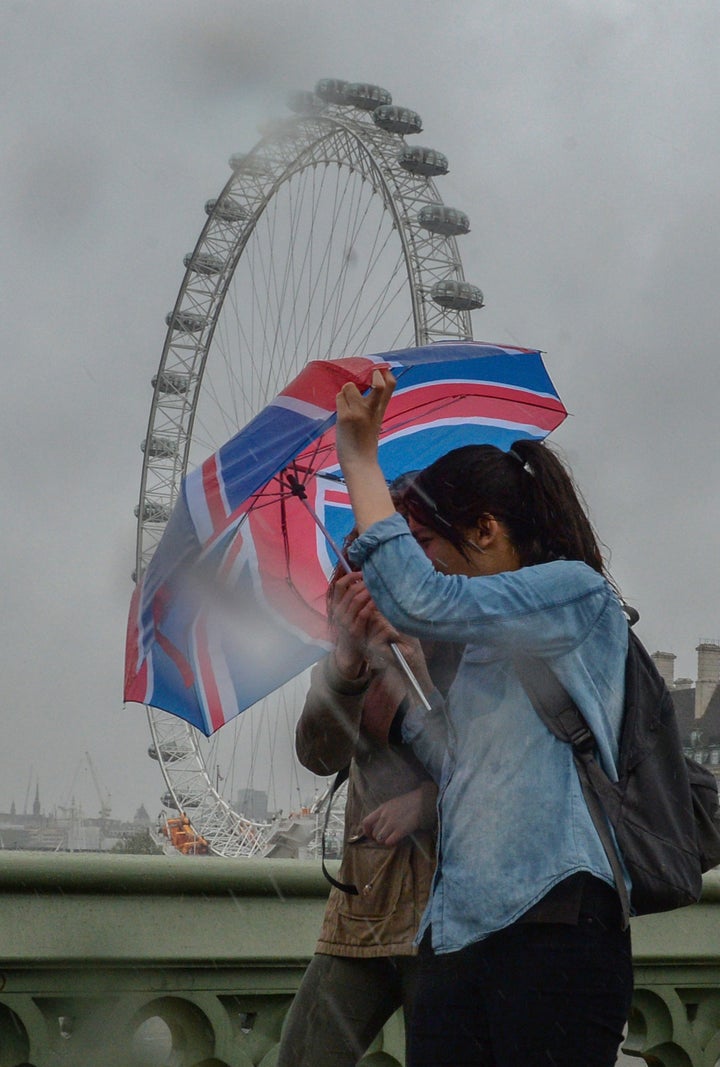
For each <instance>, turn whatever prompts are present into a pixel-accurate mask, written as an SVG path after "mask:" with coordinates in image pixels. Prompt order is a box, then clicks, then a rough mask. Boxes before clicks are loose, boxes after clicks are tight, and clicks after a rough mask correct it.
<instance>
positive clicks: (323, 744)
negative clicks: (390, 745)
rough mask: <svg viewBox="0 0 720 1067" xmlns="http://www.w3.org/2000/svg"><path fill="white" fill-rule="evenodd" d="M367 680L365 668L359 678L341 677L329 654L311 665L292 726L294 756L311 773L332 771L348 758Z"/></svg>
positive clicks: (350, 754)
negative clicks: (298, 710) (304, 695)
mask: <svg viewBox="0 0 720 1067" xmlns="http://www.w3.org/2000/svg"><path fill="white" fill-rule="evenodd" d="M370 680H371V674H370V672H369V671H368V672H366V673H365V674H362V675H361V676H360V677H359V678H353V679H348V678H344V677H343V676H342V675H341V674H339V673H338V670H337V668H336V666H335V658H334V656H333V655H332V654H331V655H329V656H326V658H325V659H323V660H321V661H320V662H319V663H316V664H315V666H314V667H313V669H312V674H311V677H310V688H309V690H308V693H307V696H306V697H305V705H304V707H303V710H302V713H301V715H300V719H299V720H298V724H297V727H296V729H295V750H296V752H297V756H298V759H299V760H300V762H301V763H302V765H303V767H307V769H308V770H309V771H312V772H313V774H318V775H322V776H323V777H327V776H328V775H330V774H335V773H336V772H337V771H339V770H341V769H342V768H343V767H347V765H348V763H349V762H350V760H351V759H352V757H353V755H354V754H355V749H356V746H357V743H358V737H359V734H360V718H361V715H362V709H363V702H364V700H365V694H366V693H367V690H368V687H369V685H370Z"/></svg>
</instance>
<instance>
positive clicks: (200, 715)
mask: <svg viewBox="0 0 720 1067" xmlns="http://www.w3.org/2000/svg"><path fill="white" fill-rule="evenodd" d="M383 367H389V368H390V369H391V370H392V372H393V374H394V375H395V377H396V379H397V386H396V389H395V392H394V394H393V396H392V399H391V401H390V404H389V406H388V409H387V412H386V415H385V419H384V422H383V429H382V432H381V435H380V448H379V454H380V463H381V466H382V469H383V472H384V474H385V476H386V477H387V479H388V481H391V480H392V479H394V478H396V477H397V476H398V475H400V474H403V473H405V472H406V471H409V470H418V469H420V468H422V467H424V466H426V465H427V464H428V463H431V462H432V461H433V460H435V459H437V458H438V456H441V455H443V454H444V453H445V452H448V451H449V450H450V449H452V448H456V447H458V446H460V445H466V444H494V445H497V446H498V447H500V448H503V449H507V448H509V447H510V445H511V444H512V443H513V441H516V440H518V439H519V438H522V437H526V438H535V439H537V440H540V439H543V438H544V437H546V436H547V434H548V433H550V432H551V431H552V430H554V429H555V428H556V427H557V426H558V425H559V424H560V423H561V422H562V421H563V419H564V418H565V416H566V411H565V408H564V407H563V404H562V402H561V401H560V399H559V397H558V394H557V392H556V390H555V388H554V386H553V384H552V382H551V380H550V377H549V375H548V373H547V371H546V369H545V366H544V364H543V361H542V356H541V354H540V352H538V351H534V350H530V349H521V348H507V347H499V346H496V345H490V344H484V343H481V342H470V341H469V342H466V343H455V342H452V343H450V342H440V343H437V344H433V345H428V346H426V347H422V348H409V349H404V350H402V351H397V352H386V353H383V354H380V355H372V356H363V357H353V358H350V359H338V360H325V361H316V362H312V363H309V364H308V365H307V367H306V368H305V369H304V370H303V371H302V373H301V374H299V375H298V377H297V378H295V379H294V381H292V382H291V383H290V384H289V385H288V387H287V388H286V389H284V390H283V392H282V393H280V395H279V396H278V397H276V399H275V400H273V401H272V403H271V404H269V405H268V406H267V407H266V408H264V409H263V410H262V411H261V412H260V414H259V415H257V416H256V418H254V419H253V420H252V421H251V422H250V423H248V425H247V426H245V428H244V429H242V430H240V432H239V433H238V434H236V435H235V437H233V438H232V439H231V440H230V441H228V442H227V444H225V445H223V446H222V448H220V449H219V450H218V451H217V452H215V453H214V454H213V455H212V456H210V457H209V458H208V459H207V460H206V461H205V462H204V463H203V464H202V466H200V467H199V468H198V469H197V470H194V471H192V473H190V474H188V475H187V477H186V478H185V479H184V480H183V484H182V488H181V493H180V496H179V498H178V501H177V503H176V505H175V508H174V509H173V512H172V515H171V516H170V521H169V522H168V525H167V527H166V530H165V532H164V534H163V537H162V539H161V541H160V544H159V545H158V547H157V549H156V551H155V554H154V556H153V558H152V560H151V561H150V564H149V566H148V568H147V570H146V572H145V574H144V575H143V576H142V578H141V580H140V581H139V582H138V584H137V586H136V588H135V592H134V595H133V599H132V603H131V606H130V616H129V621H128V633H127V645H126V661H125V699H126V700H127V701H137V702H139V703H142V704H151V705H153V706H154V707H157V708H161V709H163V710H165V711H169V712H171V713H172V714H174V715H178V716H179V717H180V718H182V719H185V720H187V721H188V722H190V723H192V724H193V725H194V726H196V727H197V728H198V729H199V730H201V731H202V732H203V733H205V734H206V735H208V736H209V735H210V734H212V733H214V732H215V731H216V730H217V729H219V727H221V726H222V725H223V724H224V723H226V722H228V721H229V720H230V719H232V718H234V717H235V716H236V715H238V714H239V713H240V712H241V711H244V710H245V709H246V708H249V707H250V706H251V705H252V704H254V703H256V702H257V701H258V700H260V699H261V698H262V697H264V696H267V695H268V694H269V693H271V692H273V691H274V690H275V689H277V688H278V687H279V686H281V685H282V684H284V683H285V682H286V681H288V680H289V679H290V678H292V677H294V676H295V675H296V674H299V673H300V672H301V671H303V670H304V669H305V668H306V667H309V666H310V665H311V664H312V663H314V662H315V661H316V660H317V659H319V658H320V657H321V656H322V655H324V654H325V653H326V652H327V650H328V649H329V648H330V647H331V645H330V638H329V633H328V625H327V617H326V612H325V596H326V592H327V583H328V578H329V575H330V574H331V572H332V570H333V568H334V566H335V564H336V562H337V556H336V553H335V551H333V546H334V545H337V544H341V543H342V541H343V539H344V537H345V535H346V534H347V533H348V532H349V530H350V529H351V527H352V525H353V518H352V511H351V509H350V503H349V499H348V496H347V492H346V489H345V486H344V483H343V480H342V475H341V472H340V468H339V466H338V462H337V455H336V452H335V397H336V394H337V393H338V392H339V390H340V388H341V387H342V386H343V385H344V384H345V383H346V382H348V381H354V382H355V384H356V385H357V386H358V388H359V389H360V390H361V392H367V391H368V389H369V388H370V383H371V380H372V375H373V371H374V370H375V369H377V368H383Z"/></svg>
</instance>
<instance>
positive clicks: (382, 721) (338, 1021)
mask: <svg viewBox="0 0 720 1067" xmlns="http://www.w3.org/2000/svg"><path fill="white" fill-rule="evenodd" d="M358 578H359V575H354V576H353V578H352V580H351V581H350V580H349V579H348V576H347V575H345V572H344V571H343V570H340V569H339V570H338V571H337V572H336V574H335V575H334V577H333V580H332V581H331V585H330V594H329V616H330V618H331V620H332V624H333V628H334V631H335V642H336V643H335V649H334V651H333V653H332V654H331V655H330V656H328V657H327V658H326V659H325V660H323V661H321V662H320V663H318V664H317V665H316V666H315V667H314V668H313V672H312V677H311V686H310V690H309V692H308V694H307V697H306V700H305V706H304V708H303V711H302V714H301V717H300V719H299V721H298V725H297V730H296V749H297V754H298V758H299V759H300V762H301V763H302V764H303V765H304V766H305V767H307V768H308V769H309V770H311V771H313V772H314V773H315V774H318V775H322V776H324V777H326V776H328V775H332V774H335V773H336V772H338V771H340V770H341V769H343V768H346V767H348V765H349V777H348V787H347V801H346V806H345V833H344V847H343V861H342V865H341V869H340V874H339V879H340V880H341V883H342V884H344V885H345V886H346V887H347V888H348V889H352V888H356V889H357V893H354V892H352V891H349V892H348V891H344V890H342V889H340V888H338V887H334V888H333V889H331V891H330V896H329V899H328V905H327V908H326V911H325V916H324V919H323V925H322V929H321V931H320V937H319V940H318V943H317V947H316V951H315V955H314V956H313V958H312V960H311V961H310V964H309V966H308V968H307V970H306V972H305V975H304V977H303V980H302V983H301V985H300V988H299V990H298V992H297V995H296V997H295V1000H294V1001H293V1004H292V1006H291V1008H290V1011H289V1013H288V1017H287V1020H286V1023H285V1026H284V1029H283V1036H282V1041H281V1045H280V1051H279V1056H278V1061H277V1062H278V1067H354V1065H355V1064H356V1063H357V1062H358V1060H359V1059H360V1058H361V1057H362V1055H363V1054H364V1053H365V1051H366V1050H367V1048H368V1047H369V1045H370V1044H371V1042H372V1040H373V1039H374V1038H375V1036H376V1035H377V1033H378V1032H379V1031H380V1030H381V1029H382V1027H383V1026H384V1024H385V1023H386V1022H387V1020H388V1019H389V1018H390V1016H391V1015H392V1014H393V1013H394V1012H395V1011H396V1010H397V1009H398V1008H402V1009H403V1011H404V1014H405V1020H406V1029H407V1023H408V1021H409V1010H410V1006H411V1003H412V999H413V994H414V991H415V983H416V977H417V949H416V947H415V944H414V938H415V934H416V932H417V928H418V923H419V921H420V916H421V915H422V912H423V909H424V907H425V904H426V902H427V898H428V895H429V892H430V882H431V879H432V874H433V871H434V868H435V831H436V824H437V818H436V808H435V802H436V797H437V787H436V786H435V784H434V782H433V781H432V780H431V778H430V776H429V774H428V773H427V771H425V769H424V768H423V766H422V765H421V763H420V762H419V760H418V759H417V757H416V756H414V755H413V752H412V750H411V749H410V746H409V745H406V744H403V743H397V744H396V743H389V742H388V736H387V735H388V728H389V725H390V723H391V721H392V719H393V717H394V715H395V712H396V710H397V708H398V706H399V705H400V703H401V702H402V700H403V698H404V697H405V694H406V691H407V687H406V683H405V679H404V675H402V673H401V672H400V671H399V670H398V669H397V665H396V662H395V659H394V656H393V654H392V652H391V650H390V647H389V645H390V642H391V641H393V642H399V643H400V644H401V647H402V649H403V652H404V654H405V656H406V658H407V659H408V660H409V661H410V662H411V663H412V665H413V667H414V669H415V670H416V671H417V673H418V674H419V675H423V672H424V671H425V669H426V664H425V659H424V656H423V655H422V653H421V652H420V648H419V643H418V642H417V641H408V640H407V639H404V638H403V637H402V636H401V635H400V634H398V632H397V631H396V630H395V628H394V627H391V626H390V625H389V623H388V622H387V621H386V620H385V619H383V618H382V616H381V615H380V614H379V613H378V611H377V609H376V608H375V606H374V604H373V603H372V601H371V599H370V596H369V594H368V593H367V590H366V589H365V588H364V585H363V583H362V581H361V580H360V581H358ZM458 658H459V656H458V654H457V646H452V647H451V648H450V649H449V650H445V651H444V652H443V651H442V650H440V649H428V660H427V666H428V667H429V669H430V670H432V672H433V679H434V684H435V685H436V686H438V688H440V689H441V690H443V691H447V687H448V685H449V682H450V681H451V679H452V675H453V674H454V671H455V667H456V665H457V660H458ZM423 676H424V675H423ZM426 682H427V684H428V686H430V683H429V679H426Z"/></svg>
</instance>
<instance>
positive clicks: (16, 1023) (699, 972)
mask: <svg viewBox="0 0 720 1067" xmlns="http://www.w3.org/2000/svg"><path fill="white" fill-rule="evenodd" d="M326 895H327V883H326V882H325V880H324V878H323V877H322V874H321V872H320V870H319V869H318V867H317V866H316V865H314V864H313V865H310V864H305V863H298V862H295V861H292V860H288V861H285V860H264V861H253V860H222V859H217V858H197V857H187V858H181V857H177V858H170V857H165V856H147V857H145V856H142V857H141V856H121V855H118V856H107V855H95V854H90V855H78V854H75V855H59V854H50V855H48V854H41V853H23V852H0V1067H60V1065H63V1067H273V1065H274V1064H275V1058H276V1055H277V1045H278V1041H279V1039H280V1032H281V1028H282V1023H283V1019H284V1017H285V1013H286V1011H287V1008H288V1006H289V1004H290V1002H291V1000H292V996H293V993H294V991H295V990H296V989H297V986H298V983H299V982H300V979H301V977H302V973H303V969H304V967H305V965H306V963H307V960H308V958H309V957H310V955H311V953H312V951H313V946H314V943H315V937H316V935H317V931H318V929H319V926H320V919H321V915H322V911H323V907H324V903H325V897H326ZM633 938H634V955H635V976H636V993H635V1000H634V1006H633V1012H632V1016H631V1019H630V1027H629V1032H628V1038H627V1042H626V1045H625V1050H624V1054H623V1055H624V1056H625V1057H629V1060H628V1059H624V1060H623V1062H624V1063H627V1062H630V1063H632V1062H633V1059H632V1057H638V1058H637V1059H635V1060H634V1062H637V1063H638V1064H640V1063H642V1062H643V1059H644V1060H645V1062H647V1063H648V1064H653V1065H657V1067H717V1065H719V1064H720V875H719V874H718V873H717V872H712V873H711V874H710V875H709V876H706V881H705V890H704V894H703V899H702V901H701V903H700V904H698V905H697V906H695V907H692V908H686V909H683V910H682V911H678V912H673V913H671V914H668V915H656V916H650V917H646V918H643V919H639V920H635V921H634V927H633ZM362 1062H363V1064H364V1065H366V1067H381V1065H386V1067H398V1065H401V1064H402V1063H403V1032H402V1023H401V1020H400V1018H399V1017H397V1016H396V1017H394V1018H393V1019H392V1020H391V1021H390V1023H389V1024H388V1025H387V1026H386V1027H385V1029H384V1031H383V1032H382V1033H381V1034H380V1035H379V1036H378V1038H377V1040H376V1042H375V1043H374V1045H373V1047H372V1048H371V1050H370V1051H369V1052H368V1054H367V1055H366V1056H365V1058H364V1059H363V1061H362Z"/></svg>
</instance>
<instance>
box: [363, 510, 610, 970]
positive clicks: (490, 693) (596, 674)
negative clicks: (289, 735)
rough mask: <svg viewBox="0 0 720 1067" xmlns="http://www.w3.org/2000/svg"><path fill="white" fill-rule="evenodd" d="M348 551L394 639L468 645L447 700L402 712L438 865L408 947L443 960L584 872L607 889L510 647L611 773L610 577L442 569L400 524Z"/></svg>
mask: <svg viewBox="0 0 720 1067" xmlns="http://www.w3.org/2000/svg"><path fill="white" fill-rule="evenodd" d="M350 552H351V555H352V558H353V560H354V561H355V562H356V563H361V564H362V568H363V577H364V579H365V583H366V585H367V587H368V589H369V590H370V593H371V595H372V597H373V599H374V601H375V603H376V605H377V607H378V608H379V610H380V611H381V612H382V613H383V615H385V616H386V618H388V619H389V620H390V622H392V623H393V625H395V626H396V627H397V628H398V629H399V630H401V631H403V632H404V633H407V634H410V635H414V636H416V637H423V638H433V639H436V640H439V641H454V642H461V643H463V644H465V645H466V649H465V653H464V655H463V658H462V660H461V662H460V667H459V669H458V673H457V676H456V678H455V682H454V683H453V685H452V687H451V689H450V691H449V693H448V698H447V703H445V702H444V701H443V700H442V698H441V697H440V695H439V694H438V693H434V694H433V696H432V698H431V700H430V703H431V710H430V711H429V712H428V711H425V710H424V709H423V708H422V707H420V706H418V707H415V708H413V709H412V710H411V711H410V712H409V713H408V714H407V716H406V718H405V720H404V722H403V726H402V731H403V739H404V740H406V741H408V742H410V743H411V744H412V746H413V748H414V749H415V751H416V752H417V754H418V756H419V757H420V759H421V760H422V761H423V763H424V764H425V765H426V767H427V768H428V770H429V771H430V773H431V774H432V775H433V777H434V778H435V780H436V781H437V782H438V785H439V797H438V811H439V818H440V838H439V842H438V867H437V870H436V873H435V877H434V881H433V892H432V896H431V898H430V901H429V903H428V906H427V908H426V910H425V913H424V915H423V918H422V921H421V924H420V929H419V932H418V938H417V939H418V941H419V940H420V939H421V938H422V936H423V934H424V932H425V930H426V929H427V927H428V926H429V925H431V927H432V943H433V947H434V949H435V951H436V952H439V953H444V952H452V951H455V950H457V949H460V948H462V947H464V946H465V945H467V944H469V943H471V942H473V941H478V940H481V939H482V938H485V937H487V936H488V935H489V934H491V933H493V932H494V931H496V930H500V929H502V928H504V927H506V926H508V925H510V924H511V923H513V922H514V921H516V920H517V919H519V918H520V917H521V916H522V915H523V914H524V913H525V912H526V911H527V910H528V909H529V908H531V907H532V906H533V905H534V904H536V903H537V902H538V901H539V900H541V899H542V897H544V896H545V894H546V893H548V892H549V890H550V889H552V888H553V886H555V885H557V884H558V883H559V882H560V881H562V880H563V879H564V878H567V877H569V876H570V875H572V874H575V873H578V872H580V871H587V872H589V873H591V874H593V875H595V876H596V877H598V878H601V879H603V880H604V881H606V882H608V883H609V884H610V885H613V884H614V883H613V876H612V872H611V869H610V865H609V863H608V860H607V857H606V855H605V852H604V850H603V846H602V844H601V842H600V839H599V837H598V835H597V832H596V830H595V827H594V826H593V823H592V819H591V817H590V814H589V812H588V810H587V806H586V804H585V801H584V799H583V796H582V790H581V787H580V782H579V779H578V776H577V772H576V770H575V766H574V763H573V757H572V750H571V748H570V746H569V745H567V744H565V743H563V742H561V741H558V740H557V739H556V738H555V737H553V735H552V734H551V733H550V731H549V730H548V729H547V727H546V726H545V725H544V724H543V723H542V722H541V720H540V718H539V717H538V715H537V713H536V711H535V709H534V708H533V706H532V704H531V702H530V700H529V698H528V696H527V694H526V692H525V690H524V688H523V686H522V684H521V683H520V680H519V678H518V676H517V673H516V671H515V669H514V666H513V660H514V658H516V657H517V655H518V654H519V653H522V652H524V653H526V654H528V655H531V656H535V657H542V658H544V659H545V660H547V661H548V663H549V664H550V665H551V667H552V669H553V671H554V672H555V674H556V675H557V677H558V678H559V680H560V681H561V682H562V684H563V685H564V686H565V688H566V689H567V691H568V692H569V693H570V695H571V696H572V697H573V699H574V700H575V702H576V703H577V705H578V707H579V708H580V710H581V711H582V712H583V714H584V716H585V718H586V720H587V722H588V724H589V726H590V727H591V729H592V731H593V733H594V735H595V738H596V740H597V745H598V756H599V759H600V762H601V764H602V766H603V768H604V769H605V771H606V773H607V774H608V775H609V776H610V777H611V778H612V779H613V780H616V779H617V769H616V761H617V754H618V740H619V733H620V723H621V718H622V708H623V699H624V672H625V656H626V652H627V622H626V620H625V616H624V614H623V611H622V607H621V605H620V602H619V600H618V598H617V596H616V595H615V593H614V592H613V590H612V588H611V587H610V585H609V584H608V583H607V581H606V580H605V579H604V578H603V577H602V576H601V575H600V574H598V573H597V572H596V571H594V570H593V569H592V568H590V567H588V566H587V565H586V564H584V563H580V562H577V561H571V560H557V561H555V562H552V563H544V564H540V565H538V566H532V567H522V568H521V569H520V570H517V571H507V572H503V573H502V574H496V575H491V576H489V577H475V578H467V577H464V576H462V575H445V574H439V573H437V572H436V571H435V570H434V568H433V566H432V564H431V563H430V562H429V560H428V559H427V558H426V557H425V555H424V553H423V552H422V550H421V549H420V548H419V547H418V545H417V544H416V543H415V541H414V539H413V537H412V535H411V533H410V531H409V529H408V526H407V523H406V522H405V520H404V519H403V518H402V517H401V516H400V515H393V516H392V517H390V518H387V519H383V520H382V521H381V522H378V523H375V524H374V525H373V526H371V527H370V528H369V529H368V530H366V531H365V533H364V534H363V535H362V536H361V537H360V538H358V540H357V541H355V542H354V544H353V545H352V547H351V549H350Z"/></svg>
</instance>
